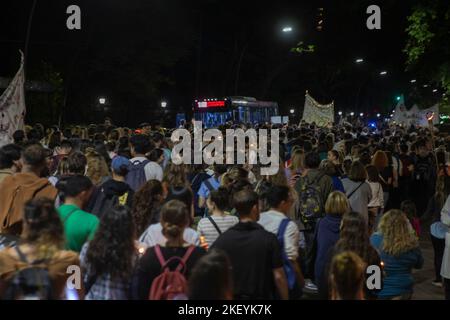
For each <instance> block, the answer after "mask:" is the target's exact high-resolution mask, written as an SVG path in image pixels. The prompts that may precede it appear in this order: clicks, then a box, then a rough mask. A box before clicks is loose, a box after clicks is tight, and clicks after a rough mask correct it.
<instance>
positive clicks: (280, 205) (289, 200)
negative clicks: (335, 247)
mask: <svg viewBox="0 0 450 320" xmlns="http://www.w3.org/2000/svg"><path fill="white" fill-rule="evenodd" d="M266 200H267V204H268V205H269V210H268V211H266V212H263V213H261V215H260V218H259V221H258V223H259V224H260V225H262V226H263V227H264V229H266V230H267V231H269V232H271V233H273V234H274V235H276V236H277V238H278V241H279V242H280V246H281V249H282V250H283V252H282V255H283V257H284V258H285V260H288V261H284V263H285V264H289V265H290V266H291V267H292V268H293V271H294V272H293V274H292V277H291V279H288V280H290V281H291V283H289V289H290V292H289V296H290V298H291V299H298V298H300V296H301V294H302V293H301V288H302V287H303V286H304V284H305V283H304V278H303V273H302V271H301V268H300V263H299V243H300V232H299V231H298V227H297V225H296V223H295V222H294V221H292V220H290V219H289V218H287V216H286V215H287V213H288V212H289V210H290V208H291V207H292V205H293V204H294V196H293V195H292V192H291V189H290V188H289V187H287V186H277V185H273V186H272V187H271V190H270V192H268V193H267V195H266Z"/></svg>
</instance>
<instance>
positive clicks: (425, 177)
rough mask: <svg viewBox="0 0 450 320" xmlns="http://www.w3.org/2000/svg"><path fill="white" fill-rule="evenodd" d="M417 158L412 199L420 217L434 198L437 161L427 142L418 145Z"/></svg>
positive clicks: (422, 141)
mask: <svg viewBox="0 0 450 320" xmlns="http://www.w3.org/2000/svg"><path fill="white" fill-rule="evenodd" d="M416 147H417V157H416V160H415V163H414V175H413V182H412V184H411V199H412V200H413V201H414V203H415V204H416V208H417V212H418V214H419V217H420V216H421V215H422V214H423V213H424V212H425V210H426V207H427V204H428V200H429V199H430V198H431V197H432V196H433V193H434V190H435V185H436V176H437V173H436V161H435V160H434V156H433V155H432V154H431V153H430V151H429V150H428V148H427V145H426V141H424V140H419V141H418V142H417V144H416Z"/></svg>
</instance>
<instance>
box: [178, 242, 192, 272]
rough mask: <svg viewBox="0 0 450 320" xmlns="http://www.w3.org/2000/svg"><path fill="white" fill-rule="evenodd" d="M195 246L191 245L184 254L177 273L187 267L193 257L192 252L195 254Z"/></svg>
mask: <svg viewBox="0 0 450 320" xmlns="http://www.w3.org/2000/svg"><path fill="white" fill-rule="evenodd" d="M194 249H195V246H193V245H191V246H189V248H188V249H187V251H186V253H185V254H184V256H183V258H182V259H181V262H182V263H180V264H179V265H178V267H177V269H176V270H177V271H181V269H182V268H183V267H184V266H185V265H186V263H187V261H188V259H189V257H190V256H191V254H192V252H194Z"/></svg>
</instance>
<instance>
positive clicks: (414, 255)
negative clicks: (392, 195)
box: [370, 210, 423, 300]
mask: <svg viewBox="0 0 450 320" xmlns="http://www.w3.org/2000/svg"><path fill="white" fill-rule="evenodd" d="M370 242H371V244H372V245H373V246H374V248H375V249H376V250H377V251H378V253H379V255H380V258H381V261H383V264H384V270H385V271H386V272H385V274H386V277H385V278H384V282H383V289H382V290H381V291H380V292H379V293H378V298H382V299H392V300H409V299H411V296H412V293H413V285H414V279H413V277H412V274H411V270H412V269H413V268H415V269H420V268H422V266H423V256H422V252H421V251H420V248H419V240H418V238H417V236H416V233H415V231H414V229H413V227H412V226H411V224H410V223H409V221H408V218H407V217H406V215H405V214H404V213H403V212H402V211H400V210H390V211H388V212H386V213H385V214H384V215H383V217H382V218H381V220H380V224H379V226H378V231H377V232H376V233H374V234H373V235H372V236H371V238H370Z"/></svg>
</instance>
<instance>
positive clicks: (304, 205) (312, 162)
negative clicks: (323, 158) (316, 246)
mask: <svg viewBox="0 0 450 320" xmlns="http://www.w3.org/2000/svg"><path fill="white" fill-rule="evenodd" d="M319 166H320V157H319V154H318V153H317V152H309V153H307V154H306V156H305V167H306V169H305V171H306V174H305V175H304V176H303V177H301V178H300V179H299V180H298V181H297V183H296V184H295V187H294V188H295V190H296V191H297V193H298V196H299V208H298V210H297V217H296V218H297V223H298V224H299V226H300V230H301V231H303V232H304V235H305V242H306V247H307V248H306V249H307V250H308V249H309V247H310V245H311V244H312V240H313V237H314V229H315V226H316V221H317V219H318V218H320V217H322V216H323V215H324V208H325V202H326V200H327V199H328V195H329V194H330V193H331V192H333V179H332V178H331V177H329V176H327V175H326V174H325V173H324V172H321V171H320V170H319Z"/></svg>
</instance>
